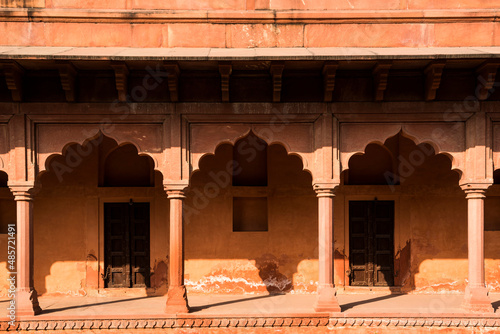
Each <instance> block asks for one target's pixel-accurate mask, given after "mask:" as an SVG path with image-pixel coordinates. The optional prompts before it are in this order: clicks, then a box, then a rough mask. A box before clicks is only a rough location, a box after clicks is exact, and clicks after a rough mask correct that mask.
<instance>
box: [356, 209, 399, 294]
mask: <svg viewBox="0 0 500 334" xmlns="http://www.w3.org/2000/svg"><path fill="white" fill-rule="evenodd" d="M349 266H350V285H351V286H392V285H394V201H350V202H349Z"/></svg>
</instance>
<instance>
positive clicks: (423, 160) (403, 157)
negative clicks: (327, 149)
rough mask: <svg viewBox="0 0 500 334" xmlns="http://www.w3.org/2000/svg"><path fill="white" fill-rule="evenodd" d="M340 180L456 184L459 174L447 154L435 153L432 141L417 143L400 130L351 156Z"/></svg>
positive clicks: (410, 183) (369, 182)
mask: <svg viewBox="0 0 500 334" xmlns="http://www.w3.org/2000/svg"><path fill="white" fill-rule="evenodd" d="M342 180H343V184H344V185H388V186H395V185H424V184H425V185H439V186H458V182H459V180H460V174H459V172H458V171H456V170H452V162H451V160H450V157H449V156H447V155H445V154H442V153H441V154H436V152H435V148H434V147H433V146H432V145H431V144H429V143H420V144H416V143H415V142H414V141H413V140H411V139H410V138H408V137H407V136H405V135H404V134H403V132H399V133H398V134H396V135H394V136H392V137H390V138H388V139H387V140H386V141H385V142H384V143H383V144H381V143H371V144H368V145H367V146H366V148H365V151H364V153H362V154H357V155H354V156H352V157H351V158H350V159H349V168H348V169H347V170H345V171H343V173H342Z"/></svg>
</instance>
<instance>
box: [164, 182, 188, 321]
mask: <svg viewBox="0 0 500 334" xmlns="http://www.w3.org/2000/svg"><path fill="white" fill-rule="evenodd" d="M165 190H166V192H167V195H168V198H169V200H170V266H169V286H168V295H167V307H166V310H165V312H166V313H187V312H189V305H188V301H187V293H186V287H185V286H184V238H183V232H184V226H183V219H182V204H183V201H184V199H185V198H186V196H185V195H184V191H185V188H176V189H174V188H168V187H166V189H165Z"/></svg>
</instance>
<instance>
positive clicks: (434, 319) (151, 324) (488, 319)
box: [0, 314, 500, 331]
mask: <svg viewBox="0 0 500 334" xmlns="http://www.w3.org/2000/svg"><path fill="white" fill-rule="evenodd" d="M280 327H329V328H334V327H395V328H418V327H436V328H447V327H455V328H457V327H462V328H464V327H467V328H499V327H500V316H497V315H491V316H473V315H471V316H463V317H453V316H449V317H440V316H424V315H420V316H415V317H401V316H397V315H396V314H395V315H394V316H390V315H384V316H369V315H366V316H356V317H353V316H328V315H323V316H321V315H319V316H242V317H236V316H227V317H225V316H203V317H195V316H189V315H179V316H177V317H171V318H163V319H159V318H156V319H155V318H150V319H112V318H111V317H109V318H108V319H94V320H92V319H67V320H42V319H41V320H23V321H17V322H16V323H15V325H14V326H12V325H10V324H9V323H8V322H7V321H5V320H2V321H0V331H35V330H86V329H94V330H97V329H100V330H102V329H168V328H177V329H180V328H184V329H188V328H280Z"/></svg>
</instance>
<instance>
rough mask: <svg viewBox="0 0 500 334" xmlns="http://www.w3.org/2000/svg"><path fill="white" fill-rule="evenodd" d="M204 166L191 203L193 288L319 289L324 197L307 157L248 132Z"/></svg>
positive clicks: (204, 159) (194, 179)
mask: <svg viewBox="0 0 500 334" xmlns="http://www.w3.org/2000/svg"><path fill="white" fill-rule="evenodd" d="M199 166H200V169H199V170H198V171H196V172H195V173H193V175H192V177H191V180H190V185H191V186H190V193H189V194H188V196H187V199H186V205H185V209H186V208H187V213H186V216H187V218H188V219H187V225H186V234H185V235H186V247H185V249H186V260H187V262H186V273H187V275H188V277H190V278H189V279H188V280H187V285H188V289H197V290H196V291H200V292H205V293H255V292H268V293H276V292H290V291H297V292H301V291H302V292H303V291H315V289H316V286H315V285H314V281H316V280H317V271H315V266H314V263H315V261H317V260H315V259H317V253H316V252H315V249H317V199H316V197H315V193H314V191H313V188H312V177H311V174H309V173H308V172H307V171H304V169H303V163H302V160H301V158H300V157H299V156H296V155H292V154H289V153H288V152H287V150H286V148H285V147H284V146H283V145H281V144H274V143H273V144H268V143H266V142H265V141H264V140H263V139H261V138H259V137H258V136H256V135H255V134H254V133H253V132H249V133H248V134H247V135H245V136H244V137H242V138H240V139H238V140H236V141H235V142H234V145H233V144H230V143H223V144H221V145H219V146H218V147H217V149H216V150H215V154H210V155H205V156H204V157H202V158H201V160H200V164H199ZM245 169H249V170H245Z"/></svg>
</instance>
